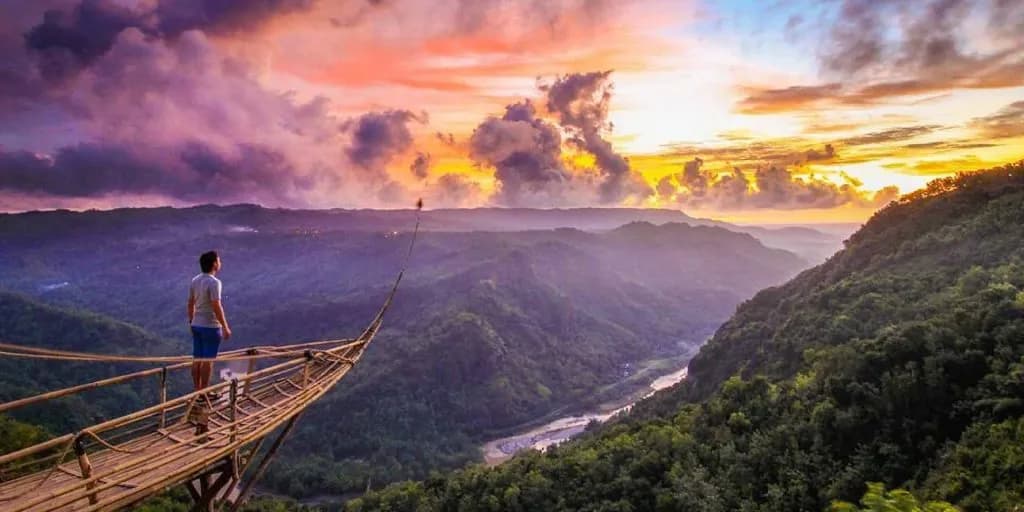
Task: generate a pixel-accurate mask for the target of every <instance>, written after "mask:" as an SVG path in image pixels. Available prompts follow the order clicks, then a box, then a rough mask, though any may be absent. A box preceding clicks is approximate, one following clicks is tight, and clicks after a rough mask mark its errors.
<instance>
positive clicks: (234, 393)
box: [228, 379, 238, 443]
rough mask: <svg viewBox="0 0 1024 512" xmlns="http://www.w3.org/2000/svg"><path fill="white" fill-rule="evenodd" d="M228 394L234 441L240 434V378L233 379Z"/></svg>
mask: <svg viewBox="0 0 1024 512" xmlns="http://www.w3.org/2000/svg"><path fill="white" fill-rule="evenodd" d="M228 396H229V398H230V399H231V409H230V410H229V413H230V415H229V418H230V421H231V443H234V442H235V439H236V438H237V436H238V421H237V420H238V379H231V388H230V389H229V391H228Z"/></svg>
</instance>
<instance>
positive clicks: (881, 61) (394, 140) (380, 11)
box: [0, 0, 1024, 223]
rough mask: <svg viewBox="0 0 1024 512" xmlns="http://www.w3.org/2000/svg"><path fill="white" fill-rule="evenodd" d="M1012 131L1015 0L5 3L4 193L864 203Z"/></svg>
mask: <svg viewBox="0 0 1024 512" xmlns="http://www.w3.org/2000/svg"><path fill="white" fill-rule="evenodd" d="M1022 142H1024V2H1021V1H1019V0H991V1H966V0H929V1H896V0H874V1H871V0H846V1H826V2H809V1H763V2H760V1H735V0H733V1H722V2H710V1H696V0H694V1H687V0H677V1H669V0H651V1H639V0H638V1H628V0H620V1H613V0H607V1H605V0H567V1H556V0H522V1H512V0H506V1H500V0H450V1H445V0H432V1H427V0H352V1H326V0H321V1H317V0H253V1H247V2H230V1H226V0H137V1H131V0H92V1H89V0H79V1H45V0H44V1H37V0H13V1H12V0H7V1H4V2H2V3H0V211H20V210H26V209H52V208H93V207H96V208H110V207H117V206H142V205H145V206H149V205H190V204H199V203H210V202H212V203H221V204H228V203H237V202H253V203H260V204H264V205H268V206H284V207H313V208H327V207H343V208H354V207H375V208H377V207H379V208H401V207H408V206H410V205H411V204H412V203H413V202H414V201H415V199H416V198H417V197H421V196H422V197H423V198H424V199H425V201H426V202H427V205H428V207H434V208H439V207H459V206H462V207H471V206H536V207H571V206H650V207H664V208H676V209H682V210H684V211H686V212H687V213H691V214H696V215H701V216H709V217H715V218H721V219H725V220H732V221H739V222H758V223H776V222H777V223H788V222H793V223H795V222H802V223H808V222H835V221H861V220H864V219H865V218H867V217H868V216H869V215H870V214H871V212H873V211H874V210H876V209H877V208H878V207H879V206H881V205H884V204H886V203H887V202H888V201H889V200H891V199H893V198H895V197H897V196H898V194H899V193H906V192H910V191H912V190H914V189H915V188H918V187H921V186H923V185H924V184H925V183H927V181H929V180H931V179H934V178H936V177H941V176H946V175H949V174H951V173H954V172H956V171H958V170H973V169H980V168H986V167H991V166H995V165H999V164H1003V163H1008V162H1012V161H1016V160H1020V159H1021V158H1024V145H1022Z"/></svg>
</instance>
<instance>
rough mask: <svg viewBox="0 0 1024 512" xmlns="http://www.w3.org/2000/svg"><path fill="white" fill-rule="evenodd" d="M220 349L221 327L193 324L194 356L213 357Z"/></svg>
mask: <svg viewBox="0 0 1024 512" xmlns="http://www.w3.org/2000/svg"><path fill="white" fill-rule="evenodd" d="M218 349H220V327H199V326H196V325H193V326H192V357H196V358H202V359H213V358H215V357H217V350H218Z"/></svg>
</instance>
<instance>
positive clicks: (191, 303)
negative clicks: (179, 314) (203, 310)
mask: <svg viewBox="0 0 1024 512" xmlns="http://www.w3.org/2000/svg"><path fill="white" fill-rule="evenodd" d="M186 309H187V310H188V324H189V325H192V319H193V318H195V317H196V296H195V295H192V291H191V290H189V292H188V307H187V308H186Z"/></svg>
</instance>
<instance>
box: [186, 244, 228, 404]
mask: <svg viewBox="0 0 1024 512" xmlns="http://www.w3.org/2000/svg"><path fill="white" fill-rule="evenodd" d="M199 268H200V269H201V270H202V273H200V274H199V275H197V276H195V277H193V278H192V285H191V286H189V292H188V323H189V325H190V326H191V328H192V357H193V359H195V360H194V361H193V362H192V385H193V386H194V387H195V390H196V391H199V390H200V389H203V388H205V387H206V386H209V385H210V378H211V377H212V376H213V361H211V359H215V358H216V357H217V350H218V349H219V348H220V342H221V339H224V340H228V339H230V338H231V328H230V327H228V321H227V319H225V318H224V306H223V305H222V304H221V302H220V292H221V283H220V279H217V272H218V271H219V270H220V257H218V256H217V252H216V251H210V252H205V253H203V254H202V256H199Z"/></svg>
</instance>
